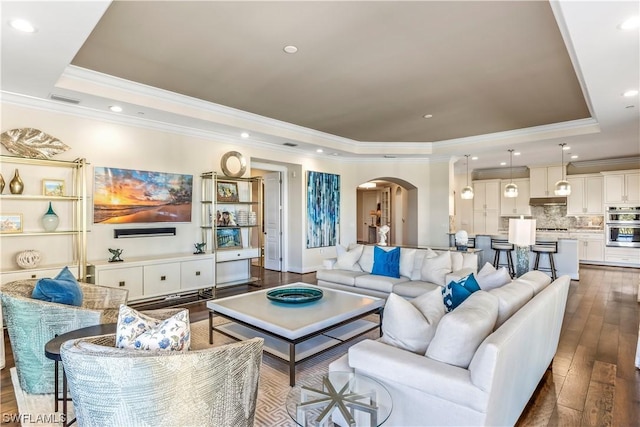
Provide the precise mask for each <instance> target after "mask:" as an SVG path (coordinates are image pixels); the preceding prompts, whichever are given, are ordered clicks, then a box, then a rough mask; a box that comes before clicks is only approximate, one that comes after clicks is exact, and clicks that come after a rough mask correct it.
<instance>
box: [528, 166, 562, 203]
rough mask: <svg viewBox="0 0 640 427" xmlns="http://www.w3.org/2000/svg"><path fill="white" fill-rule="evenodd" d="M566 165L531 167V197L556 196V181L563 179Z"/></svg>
mask: <svg viewBox="0 0 640 427" xmlns="http://www.w3.org/2000/svg"><path fill="white" fill-rule="evenodd" d="M563 171H564V166H547V167H531V168H529V180H530V195H531V197H553V196H555V189H556V182H558V181H560V180H561V179H562V175H563Z"/></svg>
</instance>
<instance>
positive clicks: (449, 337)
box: [426, 290, 498, 369]
mask: <svg viewBox="0 0 640 427" xmlns="http://www.w3.org/2000/svg"><path fill="white" fill-rule="evenodd" d="M497 318H498V299H497V298H496V297H495V296H493V295H491V294H490V293H488V292H485V291H482V290H481V291H477V292H474V293H473V294H472V295H471V296H470V297H469V298H467V299H466V300H465V301H464V302H463V303H462V304H460V306H459V307H458V308H456V309H455V310H453V311H452V312H450V313H447V314H445V315H444V316H443V317H442V319H440V323H439V324H438V328H437V329H436V334H435V336H434V337H433V339H432V340H431V344H429V347H428V348H427V352H426V356H427V357H429V358H431V359H434V360H438V361H440V362H444V363H448V364H450V365H454V366H459V367H461V368H465V369H466V368H467V367H468V366H469V363H471V359H472V358H473V355H474V354H475V352H476V350H477V349H478V347H479V346H480V344H481V343H482V341H484V339H485V338H486V337H487V336H489V334H490V333H491V332H492V331H493V326H494V325H495V323H496V319H497Z"/></svg>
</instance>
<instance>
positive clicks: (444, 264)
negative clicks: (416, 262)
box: [420, 251, 451, 286]
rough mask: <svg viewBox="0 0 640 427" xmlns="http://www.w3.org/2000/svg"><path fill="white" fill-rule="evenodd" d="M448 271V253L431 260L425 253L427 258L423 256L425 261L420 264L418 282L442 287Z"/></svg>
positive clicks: (449, 269)
mask: <svg viewBox="0 0 640 427" xmlns="http://www.w3.org/2000/svg"><path fill="white" fill-rule="evenodd" d="M450 271H451V255H450V254H449V252H448V251H447V252H442V253H441V254H439V255H437V256H435V257H433V258H429V254H428V253H427V256H425V259H424V261H423V262H422V269H421V270H420V272H421V274H420V280H422V281H423V282H431V283H435V284H436V285H440V286H444V285H445V282H444V278H445V276H446V275H447V273H449V272H450Z"/></svg>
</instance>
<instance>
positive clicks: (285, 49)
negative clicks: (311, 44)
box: [282, 44, 298, 53]
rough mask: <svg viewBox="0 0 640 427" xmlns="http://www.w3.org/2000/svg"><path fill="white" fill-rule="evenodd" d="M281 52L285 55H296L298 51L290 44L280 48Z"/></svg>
mask: <svg viewBox="0 0 640 427" xmlns="http://www.w3.org/2000/svg"><path fill="white" fill-rule="evenodd" d="M282 50H284V51H285V52H287V53H296V52H297V51H298V48H297V47H295V46H294V45H291V44H290V45H287V46H285V47H284V48H282Z"/></svg>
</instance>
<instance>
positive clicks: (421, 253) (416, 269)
mask: <svg viewBox="0 0 640 427" xmlns="http://www.w3.org/2000/svg"><path fill="white" fill-rule="evenodd" d="M432 252H433V251H432ZM426 256H427V250H426V249H416V254H415V256H414V257H413V270H411V276H410V277H411V280H420V279H421V275H422V263H423V262H424V259H425V258H426Z"/></svg>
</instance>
